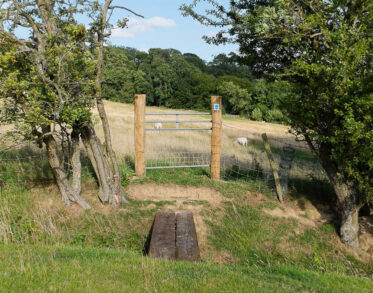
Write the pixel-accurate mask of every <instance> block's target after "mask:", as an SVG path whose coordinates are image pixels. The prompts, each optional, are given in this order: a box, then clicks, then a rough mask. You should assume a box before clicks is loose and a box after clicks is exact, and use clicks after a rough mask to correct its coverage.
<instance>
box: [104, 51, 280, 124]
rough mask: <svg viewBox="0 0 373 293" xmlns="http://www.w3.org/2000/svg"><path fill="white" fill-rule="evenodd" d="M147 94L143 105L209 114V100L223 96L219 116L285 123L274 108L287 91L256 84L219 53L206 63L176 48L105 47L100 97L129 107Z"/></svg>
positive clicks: (246, 71) (247, 71)
mask: <svg viewBox="0 0 373 293" xmlns="http://www.w3.org/2000/svg"><path fill="white" fill-rule="evenodd" d="M135 93H142V94H146V96H147V105H151V106H166V107H169V108H184V109H195V110H209V109H210V97H211V95H216V94H218V95H222V96H223V97H224V98H223V111H224V112H225V113H229V114H236V115H237V114H238V115H241V116H243V117H248V118H250V119H253V120H258V121H261V120H265V121H273V122H284V121H286V119H285V117H284V115H283V114H282V112H281V111H280V109H279V106H280V105H279V101H280V98H281V95H284V94H286V88H283V87H282V86H281V84H279V83H276V82H271V81H268V80H264V79H255V78H254V77H253V75H252V73H251V71H250V68H248V67H247V66H242V65H238V64H237V63H236V62H234V60H232V58H229V57H228V56H226V55H224V54H220V55H218V56H216V57H215V58H214V59H213V60H212V61H211V62H208V63H206V62H205V61H204V60H202V59H201V58H199V57H198V56H197V55H195V54H190V53H186V54H182V53H181V52H179V51H177V50H175V49H166V50H165V49H150V50H149V53H146V52H142V51H138V50H136V49H133V48H122V47H107V48H105V68H104V82H103V97H104V98H105V99H107V100H112V101H117V102H125V103H132V102H133V96H134V94H135Z"/></svg>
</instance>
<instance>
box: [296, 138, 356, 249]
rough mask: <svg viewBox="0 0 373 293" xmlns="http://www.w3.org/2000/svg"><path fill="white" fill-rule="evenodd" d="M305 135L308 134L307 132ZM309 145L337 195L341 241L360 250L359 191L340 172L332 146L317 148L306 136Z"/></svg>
mask: <svg viewBox="0 0 373 293" xmlns="http://www.w3.org/2000/svg"><path fill="white" fill-rule="evenodd" d="M303 133H306V132H305V131H304V132H303ZM305 139H306V141H307V144H308V145H309V146H310V148H311V151H312V152H313V153H314V155H315V156H316V157H317V158H318V160H319V162H320V163H321V165H322V166H323V168H324V170H325V171H326V174H327V176H328V178H329V181H330V183H331V184H332V186H333V189H334V191H335V193H336V195H337V199H338V203H339V214H340V224H341V226H340V230H339V231H340V236H341V241H342V242H343V243H344V244H346V245H348V246H350V247H352V248H354V249H358V248H359V210H360V208H361V204H360V203H359V197H358V191H357V189H356V187H355V186H354V185H353V184H352V183H351V182H349V181H348V179H347V178H345V177H344V176H343V174H341V173H340V172H338V166H337V163H336V162H334V161H333V160H332V159H331V158H332V155H331V153H330V150H331V149H332V148H331V146H329V145H327V144H325V143H321V144H320V145H319V146H318V147H317V148H316V147H315V146H314V145H313V143H312V141H311V139H310V138H309V137H308V136H307V135H305Z"/></svg>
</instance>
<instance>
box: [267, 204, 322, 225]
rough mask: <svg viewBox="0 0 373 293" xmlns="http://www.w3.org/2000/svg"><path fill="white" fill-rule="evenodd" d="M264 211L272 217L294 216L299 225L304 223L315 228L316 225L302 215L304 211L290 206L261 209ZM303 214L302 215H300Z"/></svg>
mask: <svg viewBox="0 0 373 293" xmlns="http://www.w3.org/2000/svg"><path fill="white" fill-rule="evenodd" d="M263 211H264V212H265V213H267V214H268V215H270V216H272V217H280V218H286V219H287V218H294V219H297V220H298V221H299V223H300V224H301V225H305V226H307V227H311V228H316V227H317V225H316V223H315V221H313V220H311V219H308V218H306V217H305V216H304V212H300V211H299V210H298V211H297V210H295V209H293V208H292V207H282V208H279V207H277V208H275V209H273V210H268V209H263ZM302 214H303V215H302Z"/></svg>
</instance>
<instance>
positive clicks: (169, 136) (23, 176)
mask: <svg viewBox="0 0 373 293" xmlns="http://www.w3.org/2000/svg"><path fill="white" fill-rule="evenodd" d="M199 119H200V118H199ZM167 123H168V121H167V122H166V123H164V125H165V126H168V125H167ZM169 123H173V125H174V121H172V122H169ZM178 123H179V125H180V128H188V127H189V124H188V121H187V122H183V121H178ZM183 123H184V124H183ZM202 123H204V122H202ZM193 125H196V123H193ZM197 125H198V126H199V124H198V123H197ZM201 125H202V124H201ZM198 126H197V127H198ZM150 127H151V126H150ZM210 134H211V133H210V131H208V130H207V131H206V130H198V131H188V130H182V129H181V130H179V131H177V132H174V131H167V130H165V131H162V132H161V131H149V132H147V134H146V149H145V154H146V166H147V169H148V170H149V172H157V170H158V169H165V168H166V169H171V168H175V166H176V168H205V169H206V174H207V175H208V172H209V166H210V160H211V135H210ZM239 137H244V138H246V139H247V141H248V143H247V145H241V144H239V143H238V142H237V138H239ZM268 138H269V143H270V145H271V149H272V152H273V156H274V159H275V161H276V162H277V164H278V165H279V167H280V170H279V171H280V172H279V173H280V179H281V184H282V186H283V192H284V193H285V192H286V187H287V186H288V182H289V181H296V180H298V181H299V182H300V181H302V180H303V181H302V182H304V181H305V180H308V181H309V180H315V179H316V180H319V181H322V180H324V181H325V180H326V176H325V173H324V172H323V170H322V168H321V166H320V165H319V164H318V162H317V161H315V159H314V158H313V157H312V155H311V153H310V151H309V149H308V147H307V146H306V144H305V143H304V142H297V141H295V140H294V138H292V137H290V136H289V138H279V137H276V136H274V135H268ZM284 150H285V152H284ZM286 150H287V153H286ZM289 152H291V159H289ZM127 155H129V156H133V153H132V152H131V151H129V152H127ZM123 157H124V156H123ZM175 172H177V170H175ZM221 179H222V180H223V181H226V182H231V183H234V182H236V183H239V184H247V185H253V186H255V187H257V188H258V189H259V190H264V189H266V190H272V189H273V187H274V185H275V184H274V177H273V173H272V171H271V168H270V164H269V161H268V158H267V155H266V152H265V150H264V146H263V143H262V139H261V136H260V134H256V133H253V131H249V130H248V129H245V128H240V127H236V126H233V125H230V124H227V123H223V131H222V155H221ZM53 181H54V179H53V174H52V172H51V169H50V167H49V164H48V160H47V157H46V153H45V150H43V149H38V148H37V147H36V146H34V145H33V144H31V143H29V144H22V145H18V146H16V147H12V148H6V147H2V148H1V150H0V187H1V186H4V185H5V184H20V183H22V184H28V183H30V184H35V183H50V182H53Z"/></svg>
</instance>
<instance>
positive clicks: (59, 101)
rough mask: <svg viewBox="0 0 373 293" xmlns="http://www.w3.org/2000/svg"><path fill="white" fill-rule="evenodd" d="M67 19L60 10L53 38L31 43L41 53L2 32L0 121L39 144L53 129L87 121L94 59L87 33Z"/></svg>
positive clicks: (0, 46) (88, 118) (50, 35)
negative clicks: (43, 135)
mask: <svg viewBox="0 0 373 293" xmlns="http://www.w3.org/2000/svg"><path fill="white" fill-rule="evenodd" d="M27 5H30V6H32V5H35V4H30V3H29V4H27ZM66 14H67V12H66V11H60V15H59V17H61V19H60V21H59V22H57V23H58V30H57V31H56V32H55V33H50V34H45V35H44V36H43V37H42V38H43V40H41V39H40V38H39V39H38V40H37V41H35V42H39V44H40V47H39V50H36V49H35V46H36V45H35V44H34V43H32V42H23V41H20V40H18V39H17V38H16V37H15V36H14V35H13V34H12V33H11V31H5V30H1V31H0V68H1V70H0V84H1V87H0V97H1V100H2V103H1V105H0V122H1V123H7V124H8V123H13V124H15V131H13V133H17V134H20V135H22V136H23V137H24V138H26V139H29V140H33V139H34V140H37V139H40V136H41V134H40V131H41V130H42V129H45V128H46V127H50V126H51V125H53V126H52V130H55V129H56V127H57V126H62V127H64V128H69V127H71V126H72V125H74V124H75V123H76V122H77V121H79V123H81V124H83V123H85V122H87V121H89V120H90V118H91V113H90V108H91V107H92V105H93V101H92V96H93V94H94V92H95V87H94V73H95V59H94V56H93V55H92V53H91V52H90V51H89V50H88V49H87V47H86V42H87V40H88V33H87V31H86V28H85V27H84V26H83V25H79V24H75V23H71V22H70V21H69V18H68V17H67V16H66ZM56 17H57V16H56ZM65 17H67V18H65ZM41 44H42V45H41ZM41 48H42V49H41ZM37 134H39V135H38V137H37Z"/></svg>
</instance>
